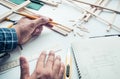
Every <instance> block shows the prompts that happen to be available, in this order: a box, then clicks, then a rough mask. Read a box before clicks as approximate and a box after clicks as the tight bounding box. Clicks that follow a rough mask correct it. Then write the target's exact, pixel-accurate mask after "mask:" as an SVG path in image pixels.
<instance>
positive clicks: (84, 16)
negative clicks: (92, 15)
mask: <svg viewBox="0 0 120 79" xmlns="http://www.w3.org/2000/svg"><path fill="white" fill-rule="evenodd" d="M98 2H99V0H97V1H96V2H95V4H96V3H98ZM90 9H93V8H90ZM87 14H88V13H87V12H86V11H85V12H84V14H83V16H82V17H81V18H82V19H81V20H84V18H86V17H87Z"/></svg>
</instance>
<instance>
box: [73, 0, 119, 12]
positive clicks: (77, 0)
mask: <svg viewBox="0 0 120 79" xmlns="http://www.w3.org/2000/svg"><path fill="white" fill-rule="evenodd" d="M73 1H76V2H80V3H83V4H87V5H90V6H95V7H98V8H102V9H106V10H110V11H113V12H115V13H117V14H120V11H117V10H114V9H111V8H107V7H103V6H99V5H96V4H92V3H88V2H84V1H81V0H73Z"/></svg>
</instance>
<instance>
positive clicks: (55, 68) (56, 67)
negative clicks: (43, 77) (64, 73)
mask: <svg viewBox="0 0 120 79" xmlns="http://www.w3.org/2000/svg"><path fill="white" fill-rule="evenodd" d="M60 62H61V58H60V56H57V57H56V59H55V61H54V66H53V74H56V75H58V73H59V70H60V66H61V63H60Z"/></svg>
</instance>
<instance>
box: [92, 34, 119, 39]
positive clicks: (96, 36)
mask: <svg viewBox="0 0 120 79" xmlns="http://www.w3.org/2000/svg"><path fill="white" fill-rule="evenodd" d="M110 36H118V37H120V34H113V35H103V36H94V37H90V38H99V37H110Z"/></svg>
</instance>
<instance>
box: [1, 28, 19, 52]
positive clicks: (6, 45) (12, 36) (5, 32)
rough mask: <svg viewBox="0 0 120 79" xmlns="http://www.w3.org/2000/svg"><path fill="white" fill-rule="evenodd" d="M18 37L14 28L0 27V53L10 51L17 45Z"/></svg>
mask: <svg viewBox="0 0 120 79" xmlns="http://www.w3.org/2000/svg"><path fill="white" fill-rule="evenodd" d="M17 43H18V38H17V34H16V31H15V29H14V28H0V53H3V52H9V51H12V50H13V49H15V48H16V47H17Z"/></svg>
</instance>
